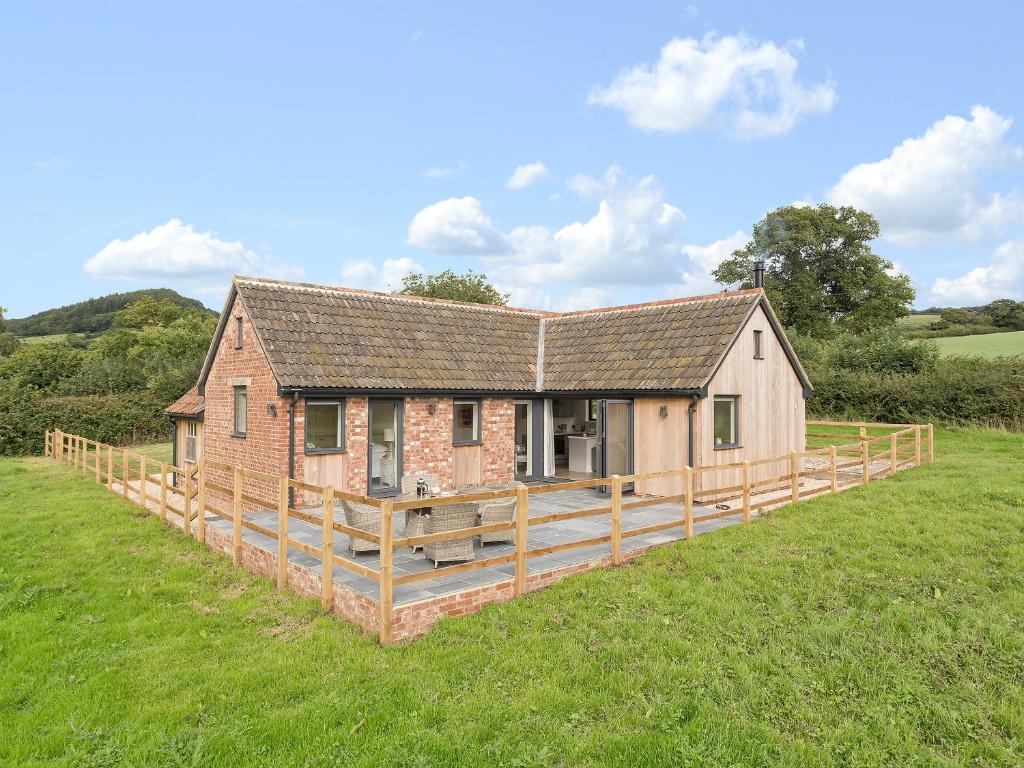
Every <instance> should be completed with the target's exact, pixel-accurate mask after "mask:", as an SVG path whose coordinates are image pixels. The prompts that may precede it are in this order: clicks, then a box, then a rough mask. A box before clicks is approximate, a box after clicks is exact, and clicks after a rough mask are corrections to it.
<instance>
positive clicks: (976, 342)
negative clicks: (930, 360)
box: [932, 331, 1024, 358]
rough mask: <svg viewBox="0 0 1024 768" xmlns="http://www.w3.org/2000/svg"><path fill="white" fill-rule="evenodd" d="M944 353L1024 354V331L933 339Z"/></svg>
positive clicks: (993, 355) (979, 354)
mask: <svg viewBox="0 0 1024 768" xmlns="http://www.w3.org/2000/svg"><path fill="white" fill-rule="evenodd" d="M932 341H934V342H935V343H936V344H938V345H939V349H940V350H941V351H942V354H944V355H946V356H952V355H973V356H976V357H989V358H991V357H1011V356H1013V355H1024V331H1010V332H1008V333H983V334H979V335H977V336H949V337H944V338H940V339H932Z"/></svg>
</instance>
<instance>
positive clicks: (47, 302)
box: [0, 2, 1024, 317]
mask: <svg viewBox="0 0 1024 768" xmlns="http://www.w3.org/2000/svg"><path fill="white" fill-rule="evenodd" d="M1022 22H1024V12H1022V10H1021V7H1020V6H1019V4H1018V5H1016V6H1015V5H1014V4H1012V3H995V4H991V3H985V2H975V3H968V4H964V3H956V4H948V5H941V4H938V3H889V2H886V3H870V2H858V3H842V4H840V3H785V2H775V3H713V4H712V3H701V2H696V3H690V2H674V3H656V2H645V3H625V2H620V3H598V2H585V3H584V2H560V3H553V2H536V3H532V2H516V3H483V2H481V3H474V4H470V3H456V2H433V3H426V2H423V3H386V2H375V3H358V4H357V3H353V4H341V3H271V2H266V3H260V4H245V3H227V2H202V3H188V2H174V3H126V4H117V3H114V2H104V3H92V4H91V3H87V2H81V3H73V4H72V3H65V4H60V3H46V2H42V3H40V2H33V3H25V4H16V3H13V4H7V5H5V12H4V15H3V21H2V23H0V261H2V266H3V271H2V274H3V280H2V283H0V305H2V306H5V307H7V316H8V317H22V316H25V315H28V314H30V313H33V312H36V311H39V310H42V309H46V308H49V307H54V306H59V305H63V304H68V303H72V302H75V301H79V300H82V299H85V298H89V297H92V296H99V295H103V294H106V293H110V292H114V291H125V290H132V289H136V288H146V287H158V286H167V287H171V288H174V289H176V290H178V291H180V292H181V293H183V294H185V295H188V296H193V297H195V298H198V299H200V300H202V301H203V302H204V303H206V304H207V305H208V306H211V307H213V308H219V307H220V306H221V304H222V303H223V301H224V297H225V295H226V291H227V286H228V285H229V283H230V276H231V275H232V274H249V275H261V276H267V277H276V278H280V279H290V280H302V281H308V282H315V283H328V284H337V285H346V286H351V287H362V288H372V289H377V290H393V289H396V288H399V287H401V279H402V276H403V275H405V274H408V273H409V272H412V271H425V272H436V271H439V270H442V269H445V268H452V269H455V270H456V271H462V270H465V269H468V268H471V269H475V270H477V271H478V272H484V273H486V274H487V276H488V277H489V278H490V279H491V280H492V281H493V282H494V283H495V284H497V285H498V286H499V288H501V290H503V291H505V292H507V293H509V294H510V296H511V299H510V303H512V304H515V305H520V306H531V307H541V308H547V309H553V310H568V309H579V308H587V307H592V306H609V305H615V304H623V303H630V302H635V301H644V300H656V299H662V298H666V297H672V296H684V295H692V294H702V293H708V292H711V291H714V290H718V289H720V286H717V285H716V284H715V282H714V280H713V279H712V278H711V277H710V272H711V270H713V269H714V267H715V266H716V265H717V264H718V263H719V262H720V261H721V260H722V259H723V258H724V257H726V256H727V255H728V254H729V253H731V251H732V250H733V249H735V248H738V247H741V246H742V245H744V244H745V243H746V242H747V240H748V238H749V234H750V232H751V230H752V227H753V225H754V224H755V223H756V222H757V221H758V220H759V219H761V218H762V217H763V216H764V215H765V214H766V213H767V212H768V211H770V210H773V209H774V208H777V207H779V206H783V205H789V204H793V203H797V204H817V203H821V202H833V203H837V204H851V205H855V206H857V207H859V208H861V209H863V210H867V211H870V212H871V213H873V214H874V215H875V216H876V217H877V218H878V220H879V222H880V224H881V228H882V237H881V238H880V239H879V240H878V241H876V243H875V244H874V248H875V251H876V252H877V253H879V254H880V255H882V256H884V257H885V258H886V259H889V260H891V261H892V262H894V269H895V270H898V271H902V272H905V273H907V274H909V275H910V276H911V278H912V281H913V284H914V286H915V288H916V290H917V295H918V298H917V301H916V306H917V307H919V308H921V307H926V306H931V305H950V306H952V305H974V304H981V303H985V302H987V301H990V300H992V299H995V298H1002V297H1011V298H1016V299H1018V300H1021V299H1024V175H1022V174H1024V149H1022V147H1024V125H1022V123H1024V88H1022V87H1021V75H1022V74H1024V50H1022V47H1021V46H1020V44H1019V30H1020V28H1021V24H1022Z"/></svg>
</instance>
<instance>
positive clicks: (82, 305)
mask: <svg viewBox="0 0 1024 768" xmlns="http://www.w3.org/2000/svg"><path fill="white" fill-rule="evenodd" d="M145 297H151V298H154V299H157V300H161V299H166V300H168V301H172V302H174V303H175V304H177V305H178V306H179V307H184V308H187V309H199V310H204V311H206V312H209V313H210V314H211V315H216V312H213V311H212V310H209V309H206V307H204V306H203V304H202V302H200V301H197V300H196V299H189V298H187V297H185V296H182V295H181V294H179V293H178V292H177V291H173V290H171V289H170V288H147V289H145V290H141V291H128V292H127V293H111V294H110V295H108V296H100V297H99V298H97V299H88V300H86V301H80V302H78V303H77V304H68V305H67V306H66V307H58V308H56V309H47V310H44V311H43V312H37V313H36V314H34V315H30V316H29V317H23V318H17V319H10V320H8V321H7V329H8V330H9V331H10V332H11V333H13V334H14V335H15V336H21V337H25V336H49V335H51V334H56V333H101V332H103V331H106V330H109V329H110V327H111V325H112V324H113V322H114V315H116V314H117V313H118V312H120V311H121V310H122V309H124V308H125V307H126V306H128V305H129V304H131V303H132V302H133V301H138V300H139V299H142V298H145Z"/></svg>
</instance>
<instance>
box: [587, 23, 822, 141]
mask: <svg viewBox="0 0 1024 768" xmlns="http://www.w3.org/2000/svg"><path fill="white" fill-rule="evenodd" d="M802 49H803V44H802V43H801V42H800V41H796V42H794V43H790V44H789V45H788V46H785V47H781V46H778V45H776V44H775V43H772V42H765V43H758V42H757V41H756V40H753V39H751V38H749V37H745V36H743V35H736V36H726V37H717V36H716V35H715V34H714V33H709V34H707V35H705V36H704V37H703V38H702V39H700V40H697V39H696V38H692V37H688V38H684V39H680V38H676V39H674V40H672V41H670V42H669V43H667V44H666V45H665V46H664V47H663V48H662V49H661V55H660V57H659V58H658V61H657V62H655V63H654V64H653V65H647V64H641V65H639V66H635V67H632V68H629V69H625V70H623V71H622V72H620V73H619V75H618V76H617V77H616V78H615V79H614V80H613V81H612V83H611V84H610V85H608V86H607V87H604V88H594V89H592V90H591V92H590V95H589V98H588V102H589V103H590V104H592V105H594V104H596V105H600V106H605V107H612V108H614V109H619V110H622V111H623V112H625V113H626V118H627V120H628V121H629V123H630V124H631V125H634V126H636V127H637V128H642V129H644V130H647V131H664V132H669V133H679V132H682V131H689V130H693V129H696V128H700V127H704V126H710V127H716V128H724V129H726V130H727V131H728V132H730V133H732V134H734V135H736V136H738V137H740V138H755V137H761V136H780V135H783V134H786V133H788V132H789V131H790V130H791V129H792V128H793V126H794V125H796V123H797V121H798V120H800V118H802V117H803V116H804V115H808V114H814V113H825V112H829V111H830V110H831V109H832V106H833V105H834V104H835V101H836V92H835V84H834V83H832V82H831V81H825V82H822V83H817V84H814V85H803V84H802V83H799V82H797V80H796V70H797V66H798V62H797V59H796V56H795V55H794V54H795V53H798V52H800V51H801V50H802Z"/></svg>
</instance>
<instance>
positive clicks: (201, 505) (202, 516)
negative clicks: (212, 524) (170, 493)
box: [196, 456, 206, 544]
mask: <svg viewBox="0 0 1024 768" xmlns="http://www.w3.org/2000/svg"><path fill="white" fill-rule="evenodd" d="M196 485H198V486H199V491H198V493H197V494H196V518H197V519H198V520H199V530H198V531H197V532H196V535H197V537H198V538H199V541H201V542H202V543H203V544H205V543H206V459H205V458H204V457H202V456H200V457H199V461H198V462H197V463H196Z"/></svg>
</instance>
